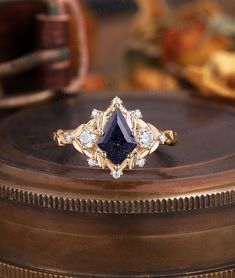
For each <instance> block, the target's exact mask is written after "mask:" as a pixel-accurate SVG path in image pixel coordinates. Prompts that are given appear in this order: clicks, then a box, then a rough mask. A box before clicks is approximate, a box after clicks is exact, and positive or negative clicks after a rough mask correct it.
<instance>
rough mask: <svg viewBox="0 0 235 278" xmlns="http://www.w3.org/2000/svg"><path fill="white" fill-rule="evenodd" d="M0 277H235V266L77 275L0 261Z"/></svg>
mask: <svg viewBox="0 0 235 278" xmlns="http://www.w3.org/2000/svg"><path fill="white" fill-rule="evenodd" d="M0 277H1V278H16V277H17V278H85V277H87V278H91V277H103V278H115V277H116V278H119V277H120V278H121V277H123V278H144V277H149V278H157V277H159V278H167V277H169V278H170V277H172V278H173V277H174V278H177V277H178V278H234V277H235V268H234V267H232V268H230V269H227V270H220V271H216V270H215V271H213V270H211V272H210V273H206V274H195V275H194V274H193V275H192V274H187V273H182V274H174V273H171V274H165V275H161V274H160V275H157V274H146V275H145V274H140V275H138V274H134V275H121V274H120V275H97V276H96V275H93V274H92V275H89V274H87V275H86V274H81V275H79V274H78V276H77V275H73V276H70V275H67V274H56V273H52V272H45V271H42V270H40V271H39V270H32V269H27V268H22V267H17V266H14V265H10V264H7V263H2V262H0Z"/></svg>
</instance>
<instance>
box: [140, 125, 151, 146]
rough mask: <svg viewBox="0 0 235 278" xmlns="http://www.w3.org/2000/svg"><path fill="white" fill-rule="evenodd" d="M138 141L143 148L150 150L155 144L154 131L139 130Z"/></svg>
mask: <svg viewBox="0 0 235 278" xmlns="http://www.w3.org/2000/svg"><path fill="white" fill-rule="evenodd" d="M137 140H138V143H139V145H140V146H141V147H142V148H150V147H151V146H152V144H153V142H154V138H153V133H152V131H151V130H150V129H141V130H139V132H138V134H137Z"/></svg>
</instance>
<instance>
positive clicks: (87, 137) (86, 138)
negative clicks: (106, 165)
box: [79, 128, 96, 148]
mask: <svg viewBox="0 0 235 278" xmlns="http://www.w3.org/2000/svg"><path fill="white" fill-rule="evenodd" d="M79 140H80V142H81V144H82V146H83V147H85V148H92V147H93V146H94V145H95V143H96V135H95V133H94V132H93V131H92V130H91V129H90V128H85V129H84V130H83V131H82V132H81V133H80V135H79Z"/></svg>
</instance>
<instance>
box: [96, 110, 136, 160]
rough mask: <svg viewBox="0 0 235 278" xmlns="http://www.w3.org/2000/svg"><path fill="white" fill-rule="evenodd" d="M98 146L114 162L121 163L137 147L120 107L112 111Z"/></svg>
mask: <svg viewBox="0 0 235 278" xmlns="http://www.w3.org/2000/svg"><path fill="white" fill-rule="evenodd" d="M98 146H99V148H100V149H101V150H103V151H104V152H105V153H106V154H107V157H108V159H110V161H112V162H113V163H114V164H121V163H122V162H123V161H124V160H125V159H126V158H127V156H128V154H130V153H131V152H132V151H133V150H134V149H135V148H136V147H137V143H136V140H135V138H134V137H133V135H132V134H131V129H130V128H129V126H128V124H127V121H126V119H125V117H124V116H123V114H122V112H121V111H120V109H116V110H115V111H114V112H113V113H112V115H111V117H110V119H109V120H108V122H107V124H106V126H105V129H104V135H103V136H102V137H101V138H100V140H99V142H98Z"/></svg>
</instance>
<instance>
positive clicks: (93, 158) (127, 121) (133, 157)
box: [54, 97, 177, 179]
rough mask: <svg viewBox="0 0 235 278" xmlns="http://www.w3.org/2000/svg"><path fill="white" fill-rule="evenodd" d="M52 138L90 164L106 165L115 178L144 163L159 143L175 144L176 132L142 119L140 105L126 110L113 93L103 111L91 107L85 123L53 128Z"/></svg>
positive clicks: (101, 166) (102, 166)
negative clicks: (159, 127) (84, 157)
mask: <svg viewBox="0 0 235 278" xmlns="http://www.w3.org/2000/svg"><path fill="white" fill-rule="evenodd" d="M54 140H55V142H56V143H57V144H58V145H59V146H65V145H68V144H72V145H73V146H74V147H75V149H76V150H77V151H79V152H80V153H82V154H84V155H86V156H87V157H88V159H87V161H88V164H89V166H90V167H96V166H97V167H100V168H102V169H105V168H109V169H110V170H111V175H112V176H113V178H115V179H118V178H120V177H121V176H122V175H123V170H124V169H126V168H129V169H133V168H134V167H135V166H139V167H143V166H144V165H145V162H146V159H145V157H146V156H147V155H148V154H151V153H153V152H154V151H155V150H156V149H157V148H158V146H159V145H174V144H175V143H176V140H177V134H176V133H175V132H174V131H172V130H166V131H160V130H158V129H157V128H156V127H154V126H153V125H151V124H149V123H146V122H144V121H143V120H142V113H141V111H140V110H139V109H137V110H134V111H133V110H127V109H126V108H125V107H124V106H123V102H122V100H121V99H120V98H118V97H115V98H114V99H113V100H112V102H111V105H110V106H109V107H108V108H107V110H106V111H100V110H97V109H94V110H93V111H92V113H91V120H90V121H89V122H88V123H86V124H81V125H79V126H78V127H77V128H75V129H73V130H61V129H60V130H57V131H55V132H54Z"/></svg>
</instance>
